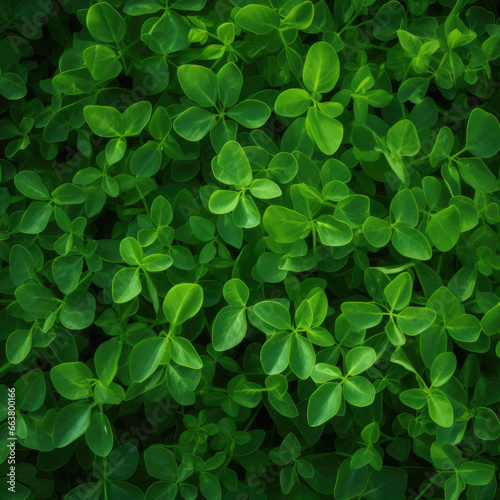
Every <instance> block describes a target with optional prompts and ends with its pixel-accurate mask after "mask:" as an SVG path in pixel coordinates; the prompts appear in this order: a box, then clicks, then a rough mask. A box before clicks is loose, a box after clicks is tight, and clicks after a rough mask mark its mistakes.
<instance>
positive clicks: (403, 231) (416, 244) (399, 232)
mask: <svg viewBox="0 0 500 500" xmlns="http://www.w3.org/2000/svg"><path fill="white" fill-rule="evenodd" d="M391 241H392V244H393V245H394V248H395V249H396V250H397V251H398V252H399V253H400V254H401V255H403V256H404V257H408V258H409V259H418V260H429V259H430V258H431V257H432V250H431V246H430V245H429V242H428V241H427V239H426V238H425V236H424V235H423V234H422V233H421V232H420V231H418V229H414V228H411V227H396V228H395V230H394V232H393V234H392V238H391Z"/></svg>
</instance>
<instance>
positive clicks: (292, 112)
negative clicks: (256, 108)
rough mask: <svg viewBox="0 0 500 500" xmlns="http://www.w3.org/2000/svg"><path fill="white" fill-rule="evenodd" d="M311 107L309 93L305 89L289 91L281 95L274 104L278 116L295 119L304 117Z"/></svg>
mask: <svg viewBox="0 0 500 500" xmlns="http://www.w3.org/2000/svg"><path fill="white" fill-rule="evenodd" d="M310 105H311V96H310V95H309V92H307V91H306V90H303V89H287V90H285V91H283V92H281V93H280V95H279V96H278V98H277V99H276V102H275V103H274V110H275V111H276V113H278V115H281V116H287V117H295V116H300V115H303V114H304V113H305V112H306V111H307V110H308V109H309V107H310Z"/></svg>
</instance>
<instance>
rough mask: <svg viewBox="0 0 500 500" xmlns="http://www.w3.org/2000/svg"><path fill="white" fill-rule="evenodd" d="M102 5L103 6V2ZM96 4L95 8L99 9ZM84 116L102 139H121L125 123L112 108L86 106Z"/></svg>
mask: <svg viewBox="0 0 500 500" xmlns="http://www.w3.org/2000/svg"><path fill="white" fill-rule="evenodd" d="M101 4H103V3H102V2H101ZM101 4H96V5H94V7H97V6H98V5H101ZM83 115H84V117H85V121H86V122H87V124H88V126H89V127H90V129H91V130H92V132H94V134H96V135H99V136H100V137H119V136H122V135H123V132H124V129H123V123H122V117H121V115H120V112H119V111H118V110H117V109H115V108H112V107H111V106H93V105H91V106H85V108H83Z"/></svg>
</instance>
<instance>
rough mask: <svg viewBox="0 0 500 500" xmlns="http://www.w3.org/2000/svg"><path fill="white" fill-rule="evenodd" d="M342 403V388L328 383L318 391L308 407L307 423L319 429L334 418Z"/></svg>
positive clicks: (311, 398)
mask: <svg viewBox="0 0 500 500" xmlns="http://www.w3.org/2000/svg"><path fill="white" fill-rule="evenodd" d="M341 403H342V386H341V385H340V384H337V383H335V382H328V383H326V384H323V385H322V386H320V387H318V389H316V390H315V391H314V392H313V393H312V395H311V397H310V398H309V403H308V405H307V422H308V423H309V425H310V426H311V427H317V426H319V425H321V424H324V423H325V422H328V420H330V419H331V418H332V417H334V416H335V415H336V414H337V413H338V411H339V409H340V405H341Z"/></svg>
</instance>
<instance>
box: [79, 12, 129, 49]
mask: <svg viewBox="0 0 500 500" xmlns="http://www.w3.org/2000/svg"><path fill="white" fill-rule="evenodd" d="M86 23H87V28H88V30H89V32H90V34H91V35H92V36H93V37H94V38H95V39H96V40H99V41H100V42H114V43H117V42H120V41H121V40H123V38H124V37H125V34H126V33H127V25H126V23H125V20H124V19H123V18H122V16H120V14H118V12H117V11H116V10H115V9H114V8H113V7H111V5H109V4H108V3H106V2H99V3H97V4H95V5H93V6H92V7H91V8H90V9H89V10H88V12H87V18H86Z"/></svg>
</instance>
